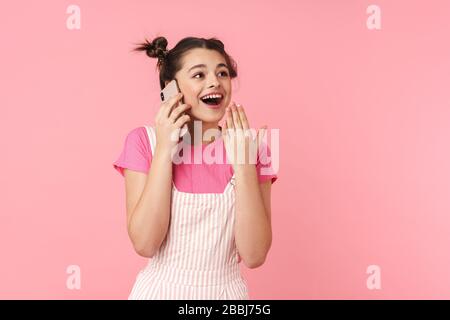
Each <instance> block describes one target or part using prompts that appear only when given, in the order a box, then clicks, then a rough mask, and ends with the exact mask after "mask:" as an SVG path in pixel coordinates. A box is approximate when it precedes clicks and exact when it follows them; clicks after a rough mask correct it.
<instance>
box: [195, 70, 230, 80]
mask: <svg viewBox="0 0 450 320" xmlns="http://www.w3.org/2000/svg"><path fill="white" fill-rule="evenodd" d="M220 73H223V74H224V77H228V72H226V71H221V72H219V74H220ZM199 75H203V72H199V73H196V74H195V75H194V76H193V78H196V77H197V76H199ZM197 79H199V78H197Z"/></svg>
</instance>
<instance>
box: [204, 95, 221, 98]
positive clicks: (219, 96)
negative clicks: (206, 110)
mask: <svg viewBox="0 0 450 320" xmlns="http://www.w3.org/2000/svg"><path fill="white" fill-rule="evenodd" d="M214 98H216V99H217V98H222V95H221V94H208V95H206V96H204V97H202V99H214Z"/></svg>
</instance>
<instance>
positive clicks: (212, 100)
mask: <svg viewBox="0 0 450 320" xmlns="http://www.w3.org/2000/svg"><path fill="white" fill-rule="evenodd" d="M200 100H201V101H202V102H203V103H205V104H207V105H210V106H218V105H219V104H220V103H221V102H222V100H223V96H221V95H216V96H213V97H211V96H207V97H205V98H201V99H200Z"/></svg>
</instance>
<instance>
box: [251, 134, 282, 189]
mask: <svg viewBox="0 0 450 320" xmlns="http://www.w3.org/2000/svg"><path fill="white" fill-rule="evenodd" d="M272 158H273V157H272V151H271V150H270V147H269V146H268V145H267V144H266V143H265V142H264V141H263V142H261V145H260V147H259V149H258V156H257V162H256V171H257V173H258V180H259V183H262V182H266V181H267V180H272V184H273V183H274V182H275V181H276V180H277V179H278V174H277V171H278V170H276V167H275V164H276V161H273V160H274V159H272Z"/></svg>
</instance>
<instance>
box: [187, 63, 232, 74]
mask: <svg viewBox="0 0 450 320" xmlns="http://www.w3.org/2000/svg"><path fill="white" fill-rule="evenodd" d="M219 67H225V68H227V69H229V68H228V66H227V65H226V64H225V63H219V64H218V65H217V67H216V69H217V68H219ZM195 68H206V65H205V64H196V65H195V66H193V67H190V68H189V70H188V72H189V71H191V70H192V69H195Z"/></svg>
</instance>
